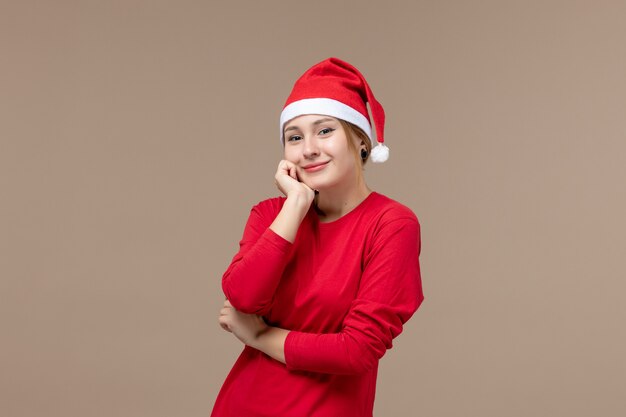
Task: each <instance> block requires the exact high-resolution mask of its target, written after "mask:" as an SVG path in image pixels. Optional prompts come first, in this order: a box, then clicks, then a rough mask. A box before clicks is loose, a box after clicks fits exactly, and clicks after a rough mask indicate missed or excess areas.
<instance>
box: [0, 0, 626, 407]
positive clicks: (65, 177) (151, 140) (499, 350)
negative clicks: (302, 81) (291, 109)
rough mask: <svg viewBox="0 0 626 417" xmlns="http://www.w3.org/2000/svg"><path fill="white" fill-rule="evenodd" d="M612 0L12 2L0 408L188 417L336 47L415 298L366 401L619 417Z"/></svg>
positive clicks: (625, 199)
mask: <svg viewBox="0 0 626 417" xmlns="http://www.w3.org/2000/svg"><path fill="white" fill-rule="evenodd" d="M624 22H626V3H624V2H620V1H516V2H507V1H410V2H409V1H407V2H387V3H386V4H384V5H383V4H382V3H373V2H372V3H371V5H367V4H366V3H365V2H362V1H343V2H342V1H332V2H331V1H315V2H287V1H284V2H283V1H258V2H257V1H248V2H239V1H232V2H210V1H195V2H192V1H169V2H166V1H126V0H125V1H121V0H120V1H48V2H46V1H39V2H34V1H13V2H9V1H3V2H2V6H1V10H0V42H1V45H0V46H1V51H2V53H1V58H0V59H1V65H0V71H1V78H0V100H1V101H0V103H1V104H0V105H1V108H0V118H1V119H0V139H1V141H2V143H1V148H0V187H1V192H2V195H1V199H2V200H1V206H0V219H1V223H0V226H1V230H0V238H1V241H0V245H1V246H0V254H1V255H0V256H1V261H0V268H1V270H0V273H1V281H0V297H2V298H1V301H0V330H1V337H2V340H1V344H0V415H2V416H11V417H21V416H41V415H45V416H50V417H53V416H63V417H71V416H116V417H117V416H133V417H135V416H151V417H157V416H168V417H171V416H206V415H208V413H209V410H210V409H211V407H212V405H213V401H214V399H215V396H216V395H217V393H218V390H219V388H220V386H221V383H222V381H223V380H224V378H225V377H226V374H227V372H228V371H229V369H230V367H231V366H232V364H233V362H234V360H235V358H236V357H237V355H238V354H239V352H240V350H241V345H240V343H239V342H238V341H237V340H236V339H235V338H234V337H232V336H231V335H230V334H227V333H225V332H223V331H222V330H221V329H220V328H219V327H218V325H217V314H218V310H219V307H220V305H221V301H222V299H223V296H222V294H221V289H220V278H221V274H222V272H223V271H224V269H225V268H226V266H227V265H228V262H229V261H230V258H231V257H232V256H233V254H234V253H235V251H236V249H237V243H238V241H239V238H240V236H241V232H242V230H243V225H244V222H245V220H246V218H247V215H248V212H249V209H250V207H251V206H252V205H253V204H254V203H256V202H257V201H259V200H261V199H264V198H267V197H270V196H275V195H278V191H277V190H276V189H275V188H274V184H273V173H274V170H275V166H276V163H277V162H278V160H279V158H280V156H281V146H280V145H279V140H278V136H277V133H278V116H279V113H280V110H281V108H282V105H283V103H284V100H285V99H286V97H287V95H288V93H289V91H290V89H291V86H292V84H293V82H294V81H295V80H296V78H297V77H298V76H299V75H300V74H301V73H302V72H303V71H304V70H306V69H307V68H308V67H309V66H310V65H312V64H314V63H316V62H319V61H321V60H322V59H324V58H327V57H329V56H337V57H340V58H342V59H345V60H347V61H349V62H351V63H353V64H354V65H356V66H357V67H359V68H360V69H361V70H362V71H363V73H364V74H365V75H366V77H367V78H368V80H369V81H370V84H371V86H372V88H373V90H374V92H375V94H376V95H377V97H378V98H379V99H380V101H381V102H382V103H383V105H384V106H385V109H386V111H387V116H388V118H387V120H388V124H387V129H386V132H387V134H386V137H387V142H388V144H389V147H390V149H391V159H390V160H389V162H388V163H386V164H384V165H369V166H368V168H367V173H366V178H367V180H368V183H369V185H370V186H371V187H372V188H373V189H375V190H377V191H379V192H382V193H384V194H387V195H389V196H390V197H392V198H395V199H397V200H399V201H401V202H403V203H405V204H406V205H408V206H409V207H411V208H412V209H413V210H414V211H415V213H416V214H417V215H418V217H419V219H420V222H421V224H422V241H423V249H422V257H421V260H422V272H423V281H424V290H425V294H426V300H425V302H424V304H423V305H422V307H421V309H420V310H419V311H418V312H417V314H416V315H415V316H414V318H413V319H412V320H411V321H410V322H409V323H408V325H407V326H406V327H405V332H404V333H403V334H402V335H401V336H400V337H399V338H398V339H396V341H395V347H394V349H393V350H391V351H389V352H388V354H387V355H386V356H385V357H384V358H383V360H382V361H381V365H380V377H379V385H378V393H377V398H376V406H375V414H376V415H378V416H380V417H388V416H413V415H415V416H482V417H485V416H507V417H508V416H524V417H526V416H590V415H602V416H618V415H625V414H624V413H626V404H625V402H624V399H623V390H624V387H625V385H626V361H625V360H624V358H623V354H624V352H626V337H625V335H624V320H625V319H626V304H625V303H624V301H625V299H624V298H625V297H624V292H625V290H626V284H625V283H624V278H625V277H626V274H625V272H626V268H625V267H624V264H623V261H624V256H625V254H626V244H625V238H624V236H625V235H626V230H625V229H626V227H625V225H626V222H625V221H624V213H626V187H625V184H624V183H625V178H626V168H625V167H626V76H625V74H626V46H625V45H626V24H624Z"/></svg>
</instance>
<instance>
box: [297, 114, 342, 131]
mask: <svg viewBox="0 0 626 417" xmlns="http://www.w3.org/2000/svg"><path fill="white" fill-rule="evenodd" d="M334 121H335V119H329V118H328V117H326V118H324V119H319V120H316V121H314V122H313V123H312V124H313V126H317V125H319V124H321V123H324V122H334ZM298 129H299V127H298V126H289V127H288V128H287V129H285V132H287V131H288V130H298Z"/></svg>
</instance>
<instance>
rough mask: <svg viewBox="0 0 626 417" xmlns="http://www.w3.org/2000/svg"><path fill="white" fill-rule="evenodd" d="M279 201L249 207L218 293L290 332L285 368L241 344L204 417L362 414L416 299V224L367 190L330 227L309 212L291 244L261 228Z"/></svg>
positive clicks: (267, 223)
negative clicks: (386, 355)
mask: <svg viewBox="0 0 626 417" xmlns="http://www.w3.org/2000/svg"><path fill="white" fill-rule="evenodd" d="M284 201H285V198H284V197H278V198H272V199H268V200H265V201H262V202H260V203H259V204H257V205H256V206H254V207H253V208H252V210H251V212H250V217H249V219H248V222H247V224H246V227H245V230H244V233H243V238H242V239H241V242H240V250H239V252H238V253H237V254H236V255H235V257H234V258H233V260H232V262H231V264H230V266H229V267H228V269H227V270H226V272H225V273H224V275H223V277H222V288H223V290H224V293H225V295H226V298H228V300H229V301H230V302H231V304H232V305H233V307H234V308H236V309H237V310H239V311H242V312H245V313H254V314H258V315H261V316H263V318H264V319H265V321H266V322H267V323H268V324H269V325H272V326H276V327H280V328H283V329H288V330H290V333H289V334H288V335H287V339H286V340H285V361H286V364H283V363H282V362H279V361H277V360H275V359H273V358H271V357H270V356H268V355H266V354H265V353H263V352H261V351H259V350H256V349H254V348H251V347H249V346H246V347H245V348H244V349H243V352H242V353H241V355H240V356H239V358H238V359H237V361H236V362H235V365H234V366H233V368H232V370H231V371H230V373H229V374H228V376H227V378H226V381H225V382H224V385H223V386H222V389H221V390H220V392H219V394H218V397H217V399H216V402H215V405H214V408H213V412H212V414H211V416H212V417H261V416H264V417H265V416H267V417H291V416H293V417H303V416H310V417H314V416H315V417H317V416H319V417H333V416H338V417H339V416H341V417H351V416H354V417H370V416H372V412H373V407H374V396H375V391H376V375H377V371H378V361H379V359H380V358H381V357H382V356H383V355H384V353H385V351H386V350H387V349H390V348H391V347H392V339H393V338H395V337H396V336H398V335H399V334H400V332H401V331H402V325H403V324H404V323H405V322H406V321H407V320H408V319H409V318H410V317H411V316H412V315H413V313H414V312H415V310H417V308H418V307H419V305H420V304H421V302H422V301H423V299H424V296H423V294H422V285H421V276H420V265H419V254H420V250H421V243H420V225H419V222H418V219H417V217H416V216H415V214H414V213H413V212H412V211H411V210H410V209H409V208H408V207H406V206H404V205H402V204H400V203H398V202H396V201H394V200H392V199H390V198H388V197H386V196H384V195H382V194H379V193H376V192H372V193H370V194H369V195H368V197H367V198H366V199H365V200H363V201H362V202H361V204H359V205H358V206H357V207H355V208H354V209H353V210H352V211H350V212H349V213H347V214H345V215H344V216H342V217H341V218H339V219H337V220H335V221H332V222H326V223H323V222H320V221H319V218H318V216H317V213H316V212H315V210H314V209H313V208H311V209H310V210H309V211H308V213H307V215H306V216H305V218H304V220H303V221H302V223H301V225H300V227H299V229H298V233H297V235H296V238H295V241H294V242H293V244H292V243H290V242H289V241H287V240H285V239H284V238H282V237H281V236H279V235H277V234H276V233H274V232H273V231H272V230H271V229H269V226H270V225H271V223H272V222H273V221H274V219H275V218H276V216H277V215H278V213H279V211H280V210H281V208H282V206H283V203H284Z"/></svg>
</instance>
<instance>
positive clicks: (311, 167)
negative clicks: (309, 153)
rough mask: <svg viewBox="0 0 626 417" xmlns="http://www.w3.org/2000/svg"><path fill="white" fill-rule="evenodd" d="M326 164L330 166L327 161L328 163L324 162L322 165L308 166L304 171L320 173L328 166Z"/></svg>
mask: <svg viewBox="0 0 626 417" xmlns="http://www.w3.org/2000/svg"><path fill="white" fill-rule="evenodd" d="M326 164H328V161H326V162H322V163H320V164H311V165H307V166H305V167H303V168H304V170H305V171H306V172H316V171H319V170H322V169H324V167H325V166H326Z"/></svg>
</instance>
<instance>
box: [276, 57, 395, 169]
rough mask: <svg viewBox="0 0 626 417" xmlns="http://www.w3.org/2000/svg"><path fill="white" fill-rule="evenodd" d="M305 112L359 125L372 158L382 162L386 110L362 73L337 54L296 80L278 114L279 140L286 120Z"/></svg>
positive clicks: (387, 152) (386, 156) (384, 155)
mask: <svg viewBox="0 0 626 417" xmlns="http://www.w3.org/2000/svg"><path fill="white" fill-rule="evenodd" d="M367 103H369V106H370V111H371V112H372V118H373V119H374V123H375V125H376V138H377V142H378V144H377V145H376V146H373V145H374V140H373V138H372V124H371V123H370V117H369V114H368V112H367V106H366V104H367ZM304 114H323V115H325V116H332V117H336V118H338V119H342V120H345V121H347V122H350V123H352V124H354V125H356V126H358V127H360V128H361V129H362V130H363V131H364V132H365V133H366V134H367V137H368V138H369V139H370V142H371V144H372V153H371V158H372V162H385V161H386V160H387V159H388V158H389V148H387V146H385V145H384V141H385V139H384V130H385V111H384V110H383V106H381V105H380V103H379V102H378V101H377V100H376V99H375V98H374V94H373V93H372V90H371V89H370V87H369V85H368V84H367V81H365V77H363V74H361V73H360V72H359V70H358V69H356V68H355V67H354V66H352V65H350V64H348V63H347V62H345V61H342V60H340V59H338V58H328V59H326V60H324V61H322V62H320V63H318V64H315V65H313V66H312V67H311V68H309V69H308V70H307V71H306V72H305V73H304V74H302V76H301V77H300V78H299V79H298V80H297V81H296V83H295V84H294V86H293V90H292V91H291V94H290V95H289V98H287V102H286V103H285V106H284V108H283V111H282V113H281V114H280V140H281V142H283V143H284V140H285V138H284V135H283V129H284V127H285V123H287V122H288V121H290V120H291V119H293V118H295V117H298V116H302V115H304Z"/></svg>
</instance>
